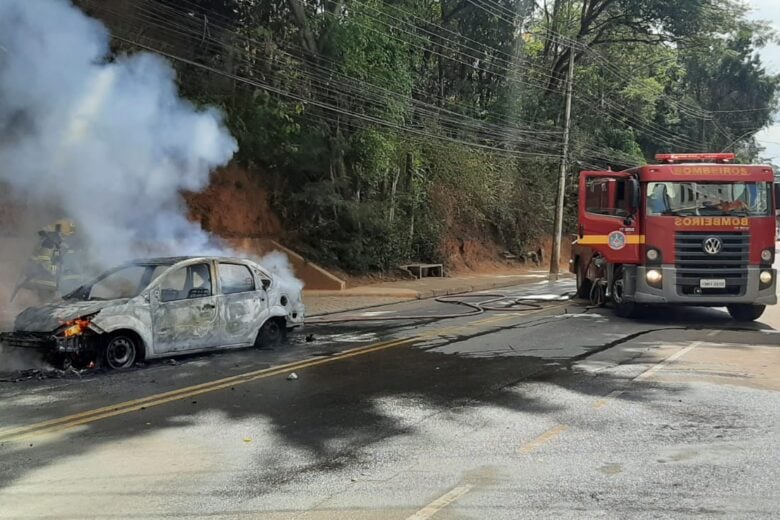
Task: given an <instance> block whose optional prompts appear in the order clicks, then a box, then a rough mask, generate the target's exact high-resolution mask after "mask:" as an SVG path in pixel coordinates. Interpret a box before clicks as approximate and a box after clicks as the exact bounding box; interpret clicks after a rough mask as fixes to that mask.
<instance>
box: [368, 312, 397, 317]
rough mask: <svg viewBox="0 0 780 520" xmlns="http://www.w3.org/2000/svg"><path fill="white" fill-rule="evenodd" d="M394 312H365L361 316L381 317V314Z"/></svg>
mask: <svg viewBox="0 0 780 520" xmlns="http://www.w3.org/2000/svg"><path fill="white" fill-rule="evenodd" d="M394 312H395V311H366V312H361V313H360V315H361V316H381V315H383V314H393V313H394Z"/></svg>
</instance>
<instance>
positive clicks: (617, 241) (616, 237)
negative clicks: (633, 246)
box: [609, 231, 626, 251]
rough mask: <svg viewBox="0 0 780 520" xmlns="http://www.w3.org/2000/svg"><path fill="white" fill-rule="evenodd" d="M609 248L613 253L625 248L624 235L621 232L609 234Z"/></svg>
mask: <svg viewBox="0 0 780 520" xmlns="http://www.w3.org/2000/svg"><path fill="white" fill-rule="evenodd" d="M609 247H610V249H614V250H615V251H617V250H620V249H623V248H624V247H626V235H624V234H623V233H622V232H621V231H613V232H612V233H610V234H609Z"/></svg>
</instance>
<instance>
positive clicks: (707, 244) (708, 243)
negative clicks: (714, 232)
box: [703, 237, 723, 255]
mask: <svg viewBox="0 0 780 520" xmlns="http://www.w3.org/2000/svg"><path fill="white" fill-rule="evenodd" d="M703 245H704V252H705V253H707V254H708V255H717V254H718V253H720V250H721V249H723V242H722V241H721V240H720V239H719V238H715V237H710V238H708V239H707V240H705V241H704V244H703Z"/></svg>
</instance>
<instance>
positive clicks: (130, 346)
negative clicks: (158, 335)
mask: <svg viewBox="0 0 780 520" xmlns="http://www.w3.org/2000/svg"><path fill="white" fill-rule="evenodd" d="M138 352H139V345H138V340H137V339H135V338H134V337H133V336H131V335H130V334H125V333H118V334H113V335H112V336H111V337H109V338H108V341H107V342H106V347H105V348H104V349H103V363H104V365H105V366H107V367H109V368H111V369H113V370H126V369H128V368H130V367H132V366H133V364H134V363H135V360H136V358H137V357H138Z"/></svg>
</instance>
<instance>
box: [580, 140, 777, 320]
mask: <svg viewBox="0 0 780 520" xmlns="http://www.w3.org/2000/svg"><path fill="white" fill-rule="evenodd" d="M656 160H657V161H658V162H659V163H660V164H655V165H648V166H642V167H638V168H633V169H630V170H626V171H621V172H613V171H584V172H582V173H581V174H580V182H579V229H578V237H577V239H576V240H575V242H574V244H573V248H572V255H571V264H570V270H571V271H572V272H573V273H575V274H576V275H577V293H578V295H579V296H580V297H584V298H590V299H591V300H592V301H598V302H606V301H611V302H612V304H613V305H614V307H615V311H616V313H617V314H618V315H620V316H626V317H630V316H633V315H636V314H637V311H638V310H639V309H640V308H641V307H642V306H644V305H648V304H680V305H701V306H711V307H713V306H717V307H724V306H725V307H727V308H728V310H729V312H730V313H731V316H732V317H733V318H734V319H736V320H738V321H752V320H755V319H757V318H758V317H760V316H761V314H762V313H763V312H764V309H765V307H766V306H767V305H774V304H776V303H777V294H776V291H775V278H776V274H777V273H776V271H775V269H773V264H774V260H775V228H776V221H775V211H774V207H775V205H774V199H775V193H774V190H773V186H774V172H773V170H772V168H771V167H769V166H759V165H738V164H732V162H733V161H734V154H664V155H658V156H656Z"/></svg>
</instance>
